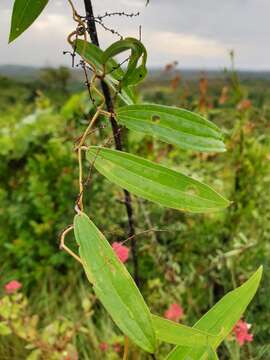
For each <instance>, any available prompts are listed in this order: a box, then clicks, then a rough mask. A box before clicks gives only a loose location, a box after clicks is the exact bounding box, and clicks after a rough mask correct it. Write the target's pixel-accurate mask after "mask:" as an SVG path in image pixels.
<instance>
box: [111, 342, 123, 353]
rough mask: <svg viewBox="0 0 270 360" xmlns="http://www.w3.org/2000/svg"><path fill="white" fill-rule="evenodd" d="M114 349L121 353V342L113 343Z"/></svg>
mask: <svg viewBox="0 0 270 360" xmlns="http://www.w3.org/2000/svg"><path fill="white" fill-rule="evenodd" d="M113 350H114V351H115V352H116V353H120V352H121V350H122V346H121V345H120V344H119V343H114V344H113Z"/></svg>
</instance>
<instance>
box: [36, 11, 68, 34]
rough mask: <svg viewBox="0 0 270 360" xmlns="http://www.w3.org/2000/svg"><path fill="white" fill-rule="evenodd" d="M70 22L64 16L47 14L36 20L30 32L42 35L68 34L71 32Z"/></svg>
mask: <svg viewBox="0 0 270 360" xmlns="http://www.w3.org/2000/svg"><path fill="white" fill-rule="evenodd" d="M71 24H72V22H70V21H69V18H68V17H67V16H65V15H60V14H53V13H52V14H47V15H45V16H43V17H42V18H41V19H38V20H37V21H36V22H35V23H34V24H33V26H32V31H34V30H37V31H40V32H43V33H48V32H50V34H53V33H54V32H57V33H58V34H59V33H63V34H68V33H69V32H71V31H72V25H71Z"/></svg>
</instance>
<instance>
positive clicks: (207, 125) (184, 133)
mask: <svg viewBox="0 0 270 360" xmlns="http://www.w3.org/2000/svg"><path fill="white" fill-rule="evenodd" d="M116 118H117V121H118V122H119V123H120V124H122V125H124V126H126V127H127V128H128V129H130V130H135V131H139V132H142V133H145V134H149V135H152V136H155V137H156V138H158V139H160V140H162V141H165V142H166V143H169V144H173V145H176V146H179V147H180V148H183V149H191V150H197V151H206V152H209V151H213V152H223V151H226V149H225V145H224V143H223V140H222V134H221V131H220V130H219V128H218V127H217V126H216V125H215V124H213V123H212V122H211V121H208V120H206V119H205V118H203V117H202V116H201V115H199V114H196V113H193V112H191V111H188V110H184V109H179V108H175V107H170V106H163V105H156V104H142V105H130V106H124V107H120V108H119V109H118V110H117V111H116Z"/></svg>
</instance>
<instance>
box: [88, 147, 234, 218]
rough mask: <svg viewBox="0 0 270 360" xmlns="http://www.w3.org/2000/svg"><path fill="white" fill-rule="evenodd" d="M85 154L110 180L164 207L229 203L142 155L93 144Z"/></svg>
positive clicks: (200, 208) (201, 208)
mask: <svg viewBox="0 0 270 360" xmlns="http://www.w3.org/2000/svg"><path fill="white" fill-rule="evenodd" d="M87 157H88V159H89V160H90V161H92V162H94V166H95V167H96V169H97V170H98V171H99V172H100V173H101V174H102V175H104V176H105V177H106V178H107V179H109V180H110V181H112V182H113V183H115V184H117V185H119V186H121V187H122V188H124V189H126V190H128V191H130V192H131V193H133V194H135V195H138V196H141V197H142V198H145V199H147V200H151V201H154V202H156V203H158V204H161V205H163V206H166V207H170V208H173V209H177V210H183V211H191V212H206V211H211V210H212V211H213V210H219V209H222V208H225V207H227V206H228V205H229V201H228V200H226V199H225V198H223V197H222V196H221V195H219V194H218V193H217V192H215V191H214V190H213V189H211V188H210V187H209V186H207V185H205V184H202V183H200V182H199V181H196V180H194V179H192V178H191V177H188V176H186V175H183V174H181V173H179V172H176V171H173V170H170V169H168V168H167V167H165V166H161V165H159V164H156V163H154V162H151V161H149V160H146V159H143V158H141V157H138V156H135V155H132V154H128V153H125V152H121V151H117V150H111V149H107V148H99V147H95V146H91V147H90V149H89V150H88V152H87Z"/></svg>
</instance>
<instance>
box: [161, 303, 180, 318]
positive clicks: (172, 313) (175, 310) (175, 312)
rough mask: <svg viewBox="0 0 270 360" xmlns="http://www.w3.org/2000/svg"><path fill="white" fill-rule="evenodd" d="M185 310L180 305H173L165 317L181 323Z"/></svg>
mask: <svg viewBox="0 0 270 360" xmlns="http://www.w3.org/2000/svg"><path fill="white" fill-rule="evenodd" d="M183 315H184V311H183V308H182V307H181V306H180V305H178V304H171V305H170V307H169V308H168V310H166V311H165V313H164V316H165V318H166V319H168V320H172V321H176V322H177V321H179V320H181V319H182V318H183Z"/></svg>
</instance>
